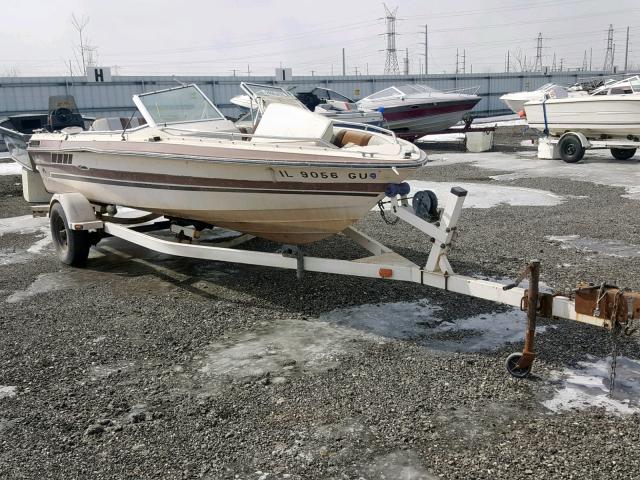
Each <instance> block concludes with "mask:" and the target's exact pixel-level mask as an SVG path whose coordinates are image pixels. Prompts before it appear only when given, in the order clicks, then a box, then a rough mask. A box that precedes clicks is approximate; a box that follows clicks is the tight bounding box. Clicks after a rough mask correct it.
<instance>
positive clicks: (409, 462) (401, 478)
mask: <svg viewBox="0 0 640 480" xmlns="http://www.w3.org/2000/svg"><path fill="white" fill-rule="evenodd" d="M364 471H365V472H366V478H371V479H380V480H384V479H389V480H391V479H393V480H436V479H438V478H440V477H438V476H436V475H434V474H432V473H429V472H428V471H427V470H426V469H425V468H424V467H423V466H422V464H421V461H420V456H419V455H418V454H417V453H416V452H414V451H412V450H399V451H397V452H392V453H389V454H387V455H383V456H379V457H377V458H375V459H374V460H373V462H372V463H371V464H370V465H367V466H366V467H365V468H364ZM360 478H364V477H360Z"/></svg>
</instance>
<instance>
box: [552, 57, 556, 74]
mask: <svg viewBox="0 0 640 480" xmlns="http://www.w3.org/2000/svg"><path fill="white" fill-rule="evenodd" d="M551 71H552V72H555V71H556V52H553V63H552V64H551Z"/></svg>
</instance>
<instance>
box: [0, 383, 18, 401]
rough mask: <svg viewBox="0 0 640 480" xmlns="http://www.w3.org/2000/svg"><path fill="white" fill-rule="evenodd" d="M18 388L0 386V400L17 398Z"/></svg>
mask: <svg viewBox="0 0 640 480" xmlns="http://www.w3.org/2000/svg"><path fill="white" fill-rule="evenodd" d="M15 396H16V387H15V386H9V385H0V398H7V397H15Z"/></svg>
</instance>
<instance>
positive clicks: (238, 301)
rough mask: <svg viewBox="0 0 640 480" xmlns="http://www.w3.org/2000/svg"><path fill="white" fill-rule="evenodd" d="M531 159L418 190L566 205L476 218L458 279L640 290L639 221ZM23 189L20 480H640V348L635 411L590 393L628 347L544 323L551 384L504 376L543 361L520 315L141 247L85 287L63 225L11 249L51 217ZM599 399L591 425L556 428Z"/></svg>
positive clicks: (4, 452)
mask: <svg viewBox="0 0 640 480" xmlns="http://www.w3.org/2000/svg"><path fill="white" fill-rule="evenodd" d="M528 137H530V134H528V133H523V132H522V128H516V127H514V128H512V129H509V130H508V131H506V132H503V131H501V132H500V135H499V136H498V137H497V138H498V139H499V142H498V143H499V144H500V146H499V150H501V152H502V153H499V154H496V153H491V154H487V156H486V158H493V159H494V160H496V159H497V160H496V162H497V161H498V160H500V159H502V160H504V161H503V164H504V165H505V168H503V169H488V168H485V167H483V165H482V158H483V157H482V154H479V156H475V157H472V156H467V155H466V154H464V153H461V152H457V151H456V150H455V149H451V148H444V147H437V148H440V150H438V151H435V152H433V153H432V152H429V153H430V154H432V155H431V156H432V159H433V162H432V163H431V164H430V165H429V166H427V167H426V168H424V169H422V170H421V171H420V172H419V175H418V179H421V180H425V181H437V182H447V183H449V184H455V183H456V182H464V183H483V184H492V185H494V186H496V187H523V188H528V189H537V190H543V191H546V192H551V193H553V194H555V195H556V196H557V197H560V201H559V204H558V205H555V206H536V205H528V206H527V205H520V206H513V205H508V204H502V203H500V202H501V201H503V200H500V199H498V203H499V204H498V205H496V206H493V207H491V208H467V209H465V210H464V211H463V216H462V219H461V221H460V238H459V239H458V241H457V246H456V248H455V250H453V252H452V253H451V255H450V260H451V263H452V265H453V266H454V268H455V269H456V270H457V271H458V272H459V273H464V274H470V275H476V276H486V277H491V278H514V277H515V276H516V275H517V273H518V272H519V270H520V269H521V267H522V266H523V265H524V264H525V263H526V262H527V261H528V260H529V259H531V258H534V257H536V258H539V259H540V260H541V261H542V265H543V272H542V280H543V281H544V282H545V283H546V284H547V285H549V286H550V288H553V289H554V290H560V291H565V290H567V289H570V288H572V287H573V286H575V284H576V282H577V281H580V280H588V281H593V282H601V281H604V280H607V281H610V282H617V283H618V284H619V285H622V286H625V287H629V288H635V289H640V279H639V276H638V274H637V273H638V271H640V220H639V218H640V217H639V216H638V214H637V211H638V200H637V199H634V198H629V197H625V196H623V195H627V194H628V191H627V190H625V188H624V187H622V186H620V187H617V186H611V185H606V184H602V183H603V182H604V181H598V183H595V181H596V180H598V179H597V178H596V180H593V181H577V180H576V179H572V178H570V176H571V174H568V176H567V174H564V173H563V174H558V175H555V174H553V173H552V174H550V175H546V174H545V175H546V176H542V177H537V176H536V175H533V174H531V175H528V176H518V175H516V176H511V177H510V176H505V175H508V174H510V173H513V172H514V171H515V170H514V169H511V168H509V167H508V166H509V165H513V166H514V167H515V166H516V165H520V164H522V162H528V161H531V154H532V150H528V151H527V150H526V149H524V148H521V147H520V146H519V145H520V141H521V140H523V139H525V138H528ZM496 155H497V156H496ZM467 158H475V159H479V160H477V162H476V161H475V160H474V162H471V163H469V162H468V161H467V160H466V159H467ZM496 162H494V163H496ZM498 163H499V162H498ZM492 164H493V163H492ZM496 164H497V163H496ZM551 165H552V166H551V167H549V168H550V171H551V172H553V169H554V168H556V167H555V166H553V165H555V164H551ZM612 166H616V168H620V169H622V170H624V169H628V172H629V175H635V174H636V173H635V172H637V171H638V169H640V165H639V164H638V161H637V160H635V161H628V162H624V163H623V162H615V161H612V160H609V159H607V158H606V157H605V156H602V155H591V154H589V157H588V159H587V160H586V162H585V163H583V164H577V165H572V166H571V168H573V169H575V171H576V172H578V173H576V177H577V178H578V177H580V173H579V172H580V171H581V169H583V170H584V169H587V168H593V169H598V168H601V169H603V170H608V169H610V168H611V167H612ZM557 168H558V169H561V168H565V165H564V164H563V163H562V162H557ZM501 175H502V177H499V178H501V180H494V179H492V178H491V177H493V176H501ZM587 180H589V179H587ZM19 182H20V178H19V177H17V176H0V232H3V234H2V233H0V235H1V236H0V301H2V302H3V305H2V307H3V308H2V309H1V310H0V332H2V334H1V335H0V478H10V479H14V478H15V479H20V478H25V479H32V478H33V479H35V478H60V479H63V478H64V479H76V478H77V479H88V478H90V479H107V478H109V479H114V478H136V479H147V478H148V479H158V478H168V479H173V478H205V479H227V478H228V479H234V478H238V479H255V480H258V479H260V480H266V479H285V478H288V479H366V480H377V479H406V480H409V479H412V480H414V479H435V478H442V479H514V478H549V479H555V478H562V479H564V478H567V479H634V478H639V477H640V455H638V454H637V445H638V444H639V443H640V413H638V412H640V399H638V395H640V369H638V368H640V363H637V362H638V361H639V360H640V343H639V342H638V337H637V336H635V337H629V338H621V339H620V340H619V342H620V350H621V355H623V357H624V358H623V359H622V360H623V361H622V362H621V365H622V367H621V372H620V375H619V380H618V382H619V383H618V385H619V388H618V390H617V391H616V398H614V399H606V397H605V396H604V394H603V390H602V388H598V386H597V385H595V386H594V385H593V382H592V384H589V382H588V381H587V382H586V386H583V387H584V388H582V387H580V386H578V387H576V388H577V390H575V389H574V390H571V389H569V390H567V385H568V381H567V378H574V377H575V372H581V371H583V370H584V372H586V374H585V375H586V376H587V377H588V376H589V375H588V374H589V372H592V370H589V369H588V368H587V367H585V365H594V364H595V363H597V362H602V361H603V360H604V359H606V357H607V356H608V355H610V352H611V349H612V343H611V339H610V337H609V334H608V333H607V332H605V331H602V330H600V329H597V328H593V327H589V326H586V325H579V324H573V323H571V322H565V321H560V320H557V321H552V322H542V323H543V326H542V327H543V328H542V330H544V331H543V332H540V333H541V334H540V335H539V336H538V341H539V343H538V352H539V356H538V359H537V360H536V364H535V366H534V372H535V375H534V376H533V377H532V378H530V379H527V380H521V381H517V380H514V379H512V378H510V377H509V376H508V374H507V373H506V371H505V369H504V360H505V358H506V356H507V355H508V354H509V353H511V352H513V351H516V350H518V349H520V348H521V342H520V341H519V338H521V333H522V325H523V324H522V315H519V314H515V313H514V312H513V310H512V309H510V308H506V307H504V306H499V305H495V304H492V303H490V302H484V301H479V300H475V299H469V298H465V297H461V296H456V295H451V294H448V293H446V292H441V291H437V290H433V289H428V288H424V287H419V286H417V285H408V284H407V285H405V284H400V283H391V282H390V283H385V282H383V281H376V280H367V279H358V278H349V277H339V276H331V275H325V274H312V273H309V274H307V275H306V277H305V279H304V281H303V282H297V281H296V280H295V273H293V272H291V271H280V270H276V269H268V268H259V267H251V266H238V265H232V264H222V263H216V262H201V261H194V260H185V259H176V258H171V257H167V256H163V255H159V254H155V253H152V252H149V251H145V250H143V249H141V248H138V247H134V246H132V245H128V244H126V243H125V242H123V241H120V240H118V239H107V240H104V241H103V242H101V243H100V244H99V246H98V248H97V249H96V251H95V252H94V253H93V254H92V259H91V260H90V262H89V265H88V268H86V269H83V270H76V269H71V268H66V267H62V266H61V265H60V264H59V263H58V261H57V259H56V257H55V255H54V253H53V249H52V246H51V244H50V243H49V242H48V241H47V240H46V231H47V228H46V222H43V223H41V224H34V225H35V226H30V225H31V224H27V223H25V222H24V221H23V220H20V221H18V222H17V224H18V226H20V225H22V227H21V228H18V227H15V224H16V222H13V223H11V222H9V224H11V225H14V227H8V228H7V227H2V224H3V223H2V222H3V220H2V219H6V218H8V217H16V216H21V215H27V214H28V213H29V207H28V205H27V204H26V203H25V202H24V201H23V200H22V197H21V189H20V186H19ZM605 183H606V182H605ZM478 188H479V189H480V190H479V191H482V190H481V189H482V185H480V186H479V187H478ZM470 192H472V190H471V189H470ZM526 192H529V191H528V190H527V191H526ZM5 224H6V221H5ZM359 227H360V228H361V229H363V230H364V231H365V232H367V233H370V234H373V235H375V236H376V238H379V239H381V240H382V241H383V242H386V243H387V244H388V245H389V246H391V247H394V248H395V249H397V251H399V252H400V253H401V254H403V255H406V256H407V257H408V258H411V259H423V258H426V255H425V251H424V248H425V247H424V243H425V242H424V238H423V237H422V236H421V235H419V234H418V233H417V232H415V231H414V230H412V229H411V228H410V227H408V226H406V225H401V224H398V225H396V226H394V227H391V226H388V225H386V224H384V223H383V222H382V220H381V219H380V216H379V215H378V214H377V213H371V214H370V215H369V216H368V217H367V218H365V219H364V220H363V221H362V222H360V225H359ZM2 228H5V230H4V231H3V230H2ZM12 228H13V230H12ZM20 232H22V233H20ZM249 247H250V248H270V249H273V248H275V246H274V245H273V244H270V243H268V242H263V241H257V240H256V241H253V242H252V244H251V245H250V246H249ZM336 251H338V252H340V253H339V255H340V256H342V257H344V258H356V257H357V256H362V255H363V252H362V251H361V250H360V249H359V247H354V246H353V244H351V243H349V242H348V241H347V240H345V239H343V238H341V237H334V238H332V239H329V240H327V241H323V242H320V243H318V244H316V245H313V246H312V247H310V248H309V253H312V254H315V255H331V254H335V252H336ZM511 322H513V324H512V323H511ZM465 325H466V326H465ZM477 325H487V327H486V328H485V327H484V326H480V327H478V326H477ZM505 342H506V343H505ZM581 369H582V370H581ZM572 375H573V376H574V377H571V376H572ZM592 380H593V379H592ZM596 380H597V379H596ZM606 381H607V382H608V378H607V379H606ZM569 383H570V382H569ZM569 386H571V385H569ZM605 386H606V384H605ZM575 391H579V393H580V395H582V397H580V398H582V400H583V401H584V402H585V403H586V404H587V405H583V404H580V405H577V404H576V405H574V407H576V408H560V409H557V408H552V407H551V405H554V404H553V399H554V398H557V397H558V395H559V394H561V393H562V392H564V394H567V395H570V394H571V392H574V393H575ZM567 392H569V393H567ZM549 402H551V403H549ZM598 402H600V403H598ZM607 402H608V403H607ZM598 405H600V406H598ZM602 405H605V406H609V407H611V408H609V409H607V408H605V406H602ZM565 407H566V405H565ZM616 408H617V411H613V410H616ZM625 409H626V410H625Z"/></svg>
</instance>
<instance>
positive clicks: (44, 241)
mask: <svg viewBox="0 0 640 480" xmlns="http://www.w3.org/2000/svg"><path fill="white" fill-rule="evenodd" d="M51 243H52V241H51V235H50V234H47V235H45V236H44V237H42V238H41V239H40V240H38V241H37V242H36V243H34V244H33V245H31V246H30V247H29V248H28V249H27V252H29V253H33V254H38V253H42V250H44V249H45V248H46V247H48V246H49V245H51Z"/></svg>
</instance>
